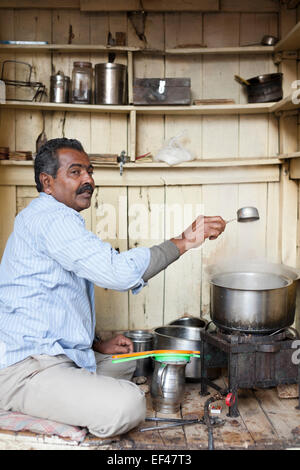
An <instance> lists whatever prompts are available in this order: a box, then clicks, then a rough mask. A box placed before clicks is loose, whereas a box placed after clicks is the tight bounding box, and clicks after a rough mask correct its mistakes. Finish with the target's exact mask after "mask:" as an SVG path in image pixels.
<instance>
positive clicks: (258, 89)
mask: <svg viewBox="0 0 300 470" xmlns="http://www.w3.org/2000/svg"><path fill="white" fill-rule="evenodd" d="M234 77H235V79H236V80H237V81H238V82H239V83H240V84H241V85H243V86H245V87H246V91H247V95H248V103H270V102H273V101H279V100H281V99H282V97H283V91H282V78H283V74H282V73H267V74H264V75H258V76H256V77H252V78H248V79H247V80H245V79H244V78H242V77H240V76H239V75H235V76H234Z"/></svg>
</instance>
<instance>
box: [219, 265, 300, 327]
mask: <svg viewBox="0 0 300 470" xmlns="http://www.w3.org/2000/svg"><path fill="white" fill-rule="evenodd" d="M210 283H211V319H212V321H213V322H214V323H215V324H216V325H217V326H219V327H221V328H223V329H225V330H229V331H232V330H238V331H242V332H247V333H266V334H267V333H272V332H274V331H276V330H279V329H281V328H285V327H288V326H290V325H292V323H293V322H294V317H295V300H296V296H295V285H294V284H295V283H294V282H293V280H292V279H290V278H288V277H287V276H285V275H283V274H274V273H270V272H251V271H249V272H246V271H245V272H225V273H221V274H215V275H214V276H212V278H211V281H210Z"/></svg>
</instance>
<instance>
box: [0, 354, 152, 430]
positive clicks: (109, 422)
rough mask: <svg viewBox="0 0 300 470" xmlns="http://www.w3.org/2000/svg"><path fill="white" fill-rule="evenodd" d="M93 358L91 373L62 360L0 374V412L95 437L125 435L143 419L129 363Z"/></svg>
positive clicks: (36, 360)
mask: <svg viewBox="0 0 300 470" xmlns="http://www.w3.org/2000/svg"><path fill="white" fill-rule="evenodd" d="M95 358H96V362H97V371H96V372H95V373H92V372H88V371H87V370H86V369H81V368H79V367H77V366H76V364H75V363H74V362H73V361H71V360H70V359H69V358H68V357H67V356H65V355H59V356H47V355H36V356H30V357H28V358H26V359H24V360H23V361H21V362H18V363H16V364H13V365H12V366H9V367H7V368H5V369H0V408H1V409H4V410H11V411H18V412H21V413H25V414H28V415H31V416H36V417H40V418H46V419H51V420H53V421H58V422H61V423H65V424H71V425H74V426H82V427H87V428H88V429H89V431H90V432H91V433H92V434H94V435H96V436H99V437H108V436H114V435H117V434H121V433H124V432H127V431H129V430H130V429H132V428H134V427H135V426H137V425H138V424H139V423H140V422H141V421H143V420H144V419H145V414H146V406H145V396H144V393H143V392H142V391H141V390H140V389H139V387H138V386H137V385H135V384H134V383H132V382H130V381H129V379H130V378H131V377H132V375H133V372H134V369H135V362H134V361H129V362H124V363H119V364H112V362H111V356H108V355H104V354H100V353H97V352H96V353H95Z"/></svg>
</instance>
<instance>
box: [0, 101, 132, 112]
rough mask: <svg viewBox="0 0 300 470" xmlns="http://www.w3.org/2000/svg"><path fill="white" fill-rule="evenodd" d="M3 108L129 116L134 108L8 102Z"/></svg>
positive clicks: (1, 105)
mask: <svg viewBox="0 0 300 470" xmlns="http://www.w3.org/2000/svg"><path fill="white" fill-rule="evenodd" d="M1 108H7V109H23V110H26V109H28V110H36V111H69V112H82V113H91V112H93V113H119V114H120V113H123V114H129V113H130V111H132V110H133V109H134V108H133V106H129V105H125V106H113V105H98V104H71V103H45V102H41V103H39V102H33V101H30V102H25V101H7V102H6V103H4V104H0V109H1Z"/></svg>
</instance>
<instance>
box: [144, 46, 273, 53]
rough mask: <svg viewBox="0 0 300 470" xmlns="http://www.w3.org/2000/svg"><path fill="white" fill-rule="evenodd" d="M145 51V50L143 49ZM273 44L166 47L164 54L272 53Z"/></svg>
mask: <svg viewBox="0 0 300 470" xmlns="http://www.w3.org/2000/svg"><path fill="white" fill-rule="evenodd" d="M144 52H146V51H144ZM273 52H274V46H239V47H201V48H182V49H181V48H173V49H166V50H165V52H164V53H165V54H170V55H171V54H176V55H180V54H182V55H184V54H186V55H189V54H201V55H202V54H272V53H273Z"/></svg>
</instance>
